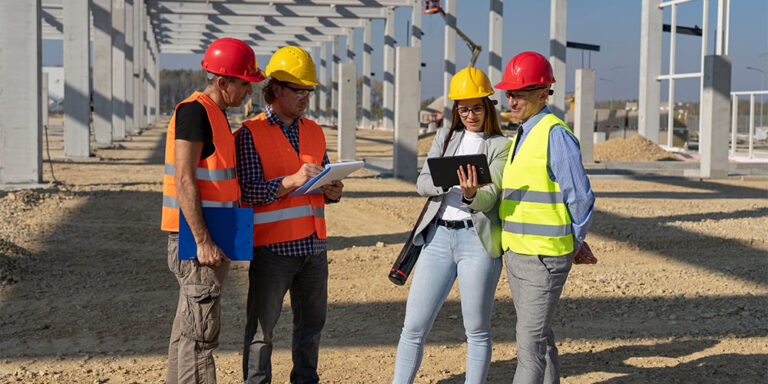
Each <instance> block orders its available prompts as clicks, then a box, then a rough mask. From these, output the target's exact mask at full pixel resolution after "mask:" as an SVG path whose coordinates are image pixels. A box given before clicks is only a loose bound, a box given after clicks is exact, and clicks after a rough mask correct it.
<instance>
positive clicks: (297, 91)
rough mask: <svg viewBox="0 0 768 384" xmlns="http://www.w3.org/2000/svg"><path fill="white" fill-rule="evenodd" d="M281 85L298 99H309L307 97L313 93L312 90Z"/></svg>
mask: <svg viewBox="0 0 768 384" xmlns="http://www.w3.org/2000/svg"><path fill="white" fill-rule="evenodd" d="M281 85H282V86H283V87H286V88H288V89H290V90H291V91H293V93H295V94H296V97H298V98H299V99H303V98H305V97H309V95H311V94H312V92H314V91H315V89H314V88H310V89H300V88H294V87H291V86H290V85H288V84H285V83H282V84H281Z"/></svg>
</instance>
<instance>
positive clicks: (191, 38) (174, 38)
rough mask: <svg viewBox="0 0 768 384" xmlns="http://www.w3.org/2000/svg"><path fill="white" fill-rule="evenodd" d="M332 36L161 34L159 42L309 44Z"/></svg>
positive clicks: (328, 39) (330, 38) (326, 39)
mask: <svg viewBox="0 0 768 384" xmlns="http://www.w3.org/2000/svg"><path fill="white" fill-rule="evenodd" d="M332 36H339V35H319V36H318V35H287V34H286V35H277V34H274V35H273V34H266V35H262V34H258V33H255V32H254V33H205V34H189V35H187V36H179V35H168V34H165V33H163V34H162V35H161V36H160V42H161V43H165V44H171V43H172V44H181V45H184V44H190V42H196V41H205V42H208V43H210V42H212V41H214V40H216V39H220V38H222V37H233V38H236V39H241V40H243V41H245V42H248V41H253V45H258V44H259V42H269V41H298V42H310V41H321V42H329V41H331V40H333V37H332Z"/></svg>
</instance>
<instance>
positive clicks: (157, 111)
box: [155, 43, 160, 122]
mask: <svg viewBox="0 0 768 384" xmlns="http://www.w3.org/2000/svg"><path fill="white" fill-rule="evenodd" d="M155 55H156V56H155V57H156V59H155V79H157V84H156V85H155V122H157V119H158V118H159V117H160V47H159V46H158V45H157V43H155Z"/></svg>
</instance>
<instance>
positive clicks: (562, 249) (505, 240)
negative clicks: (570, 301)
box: [496, 52, 595, 384]
mask: <svg viewBox="0 0 768 384" xmlns="http://www.w3.org/2000/svg"><path fill="white" fill-rule="evenodd" d="M554 82H555V78H554V76H553V74H552V66H551V65H550V64H549V62H548V61H547V59H546V58H544V56H542V55H540V54H538V53H535V52H523V53H520V54H519V55H517V56H515V57H514V58H512V60H510V61H509V64H507V68H506V69H505V71H504V75H503V77H502V80H501V82H499V83H498V84H496V88H498V89H503V90H505V92H506V97H507V103H508V104H509V107H510V109H511V113H512V116H513V117H514V118H516V119H519V120H521V121H522V125H521V126H520V128H518V131H517V136H516V137H515V144H514V147H513V148H514V149H513V150H512V151H510V152H509V158H508V160H507V162H506V166H505V167H504V173H503V175H502V184H501V185H502V188H503V192H502V196H501V198H502V201H501V204H500V207H499V215H500V217H501V220H502V235H501V246H502V248H503V249H504V251H505V253H504V261H505V264H506V269H507V276H508V280H509V287H510V290H511V291H512V298H513V300H514V304H515V312H516V313H517V326H516V334H517V336H516V340H517V352H518V356H517V361H518V363H517V369H516V370H515V378H514V383H515V384H521V383H537V384H538V383H559V382H560V379H559V376H560V372H559V370H560V367H559V362H558V356H557V347H556V346H555V337H554V334H553V333H552V318H553V316H554V313H555V307H556V306H557V302H558V300H559V299H560V294H561V293H562V290H563V285H564V284H565V280H566V278H567V277H568V272H570V270H571V265H572V263H573V256H574V251H576V252H578V251H577V250H578V249H579V248H581V244H582V243H583V242H584V238H585V236H586V234H587V229H588V228H589V226H590V224H591V222H592V210H593V206H594V202H595V195H594V193H593V192H592V188H591V187H590V184H589V179H588V178H587V174H586V171H585V170H584V166H583V164H582V162H581V152H580V150H579V142H578V140H577V139H576V137H575V136H574V135H573V133H572V132H571V130H570V128H568V126H567V125H566V124H565V123H564V122H563V121H562V120H560V119H559V118H557V117H556V116H555V115H554V114H553V113H552V112H550V110H549V108H548V107H547V100H548V98H549V95H551V94H552V91H551V89H550V87H551V84H552V83H554Z"/></svg>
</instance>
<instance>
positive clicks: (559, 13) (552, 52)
mask: <svg viewBox="0 0 768 384" xmlns="http://www.w3.org/2000/svg"><path fill="white" fill-rule="evenodd" d="M567 22H568V0H550V8H549V62H550V64H552V71H553V72H554V74H555V80H556V81H557V82H556V83H555V84H552V89H553V90H554V91H555V93H554V94H553V95H552V96H550V98H549V108H550V110H552V113H554V114H555V115H557V117H559V118H561V119H564V118H565V84H566V74H565V70H566V67H565V45H566V33H565V32H566V27H567Z"/></svg>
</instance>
